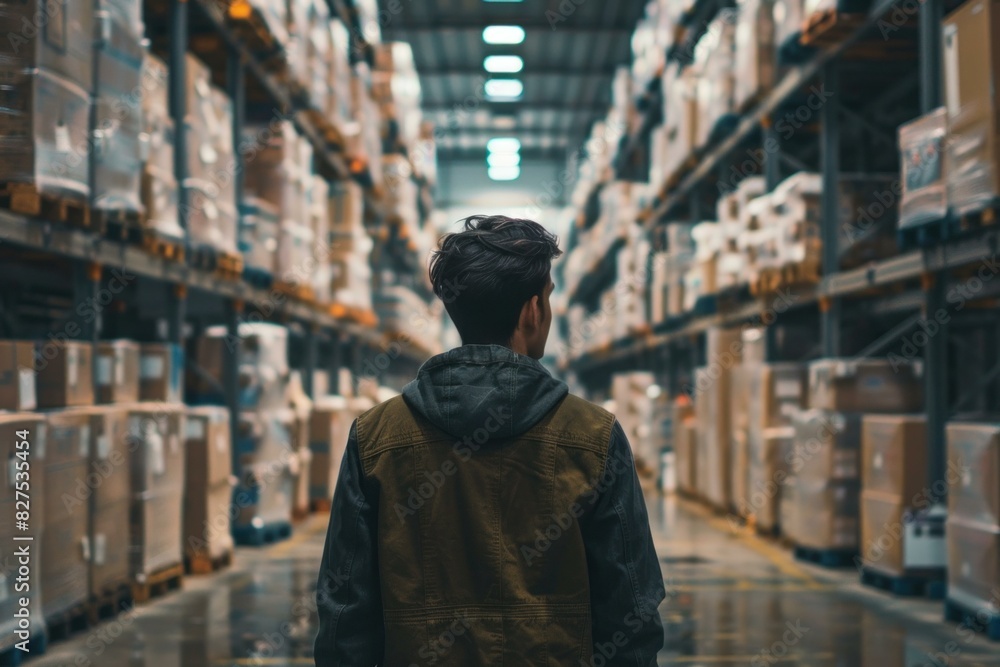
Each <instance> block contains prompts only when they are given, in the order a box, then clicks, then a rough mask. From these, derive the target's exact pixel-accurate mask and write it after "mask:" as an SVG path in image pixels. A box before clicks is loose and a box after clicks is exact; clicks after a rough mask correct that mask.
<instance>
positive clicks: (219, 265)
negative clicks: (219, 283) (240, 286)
mask: <svg viewBox="0 0 1000 667" xmlns="http://www.w3.org/2000/svg"><path fill="white" fill-rule="evenodd" d="M215 275H217V276H218V277H219V278H222V279H223V280H231V281H234V282H239V281H240V280H242V279H243V256H242V255H232V254H230V253H228V252H222V253H219V255H218V256H217V257H216V259H215Z"/></svg>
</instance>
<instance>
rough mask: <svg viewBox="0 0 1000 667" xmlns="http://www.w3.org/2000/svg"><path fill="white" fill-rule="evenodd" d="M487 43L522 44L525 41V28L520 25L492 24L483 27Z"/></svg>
mask: <svg viewBox="0 0 1000 667" xmlns="http://www.w3.org/2000/svg"><path fill="white" fill-rule="evenodd" d="M483 41H484V42H486V43H487V44H520V43H521V42H523V41H524V28H522V27H521V26H519V25H491V26H488V27H486V28H484V29H483Z"/></svg>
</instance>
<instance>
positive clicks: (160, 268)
mask: <svg viewBox="0 0 1000 667" xmlns="http://www.w3.org/2000/svg"><path fill="white" fill-rule="evenodd" d="M329 2H330V7H331V10H332V11H333V12H334V16H335V17H340V18H342V19H343V20H345V22H347V24H348V27H349V28H351V32H352V35H353V39H354V40H355V41H356V42H357V41H358V40H361V38H360V37H359V36H360V34H361V32H360V27H359V26H357V24H356V21H357V15H356V12H355V11H354V10H353V8H352V7H351V6H350V4H349V3H348V2H345V0H329ZM145 5H146V7H145V10H146V12H145V13H146V14H147V15H150V12H155V13H156V14H157V15H159V16H160V17H161V18H163V19H164V20H163V21H162V23H161V25H160V26H159V28H158V29H160V30H162V31H164V32H165V33H166V37H167V40H166V52H165V53H161V54H160V55H162V56H163V57H164V59H165V61H166V62H167V64H168V67H169V69H170V82H169V90H170V113H171V116H172V117H173V118H174V120H175V137H174V139H175V145H174V150H175V165H176V166H175V169H176V176H177V179H178V182H179V183H183V182H184V178H185V177H186V176H187V174H186V169H187V138H186V132H185V123H184V115H185V109H186V106H187V105H186V99H185V95H186V53H187V51H188V49H189V47H190V46H191V44H190V37H191V35H190V30H189V29H190V28H191V26H192V25H193V20H194V19H195V18H196V16H194V15H193V14H194V12H198V15H197V18H198V21H199V22H198V23H197V25H198V26H199V28H200V29H204V26H205V25H206V21H207V25H208V26H210V29H211V31H212V33H213V34H214V36H215V38H217V39H218V40H220V41H221V43H222V44H224V46H225V54H224V57H225V60H224V62H225V66H224V71H216V69H213V75H214V78H216V79H217V80H220V79H224V81H225V88H226V92H227V93H228V94H229V96H230V97H231V99H232V101H233V109H234V113H233V128H232V132H233V137H234V140H235V141H234V146H239V145H240V144H241V142H242V141H243V128H244V124H245V122H246V116H247V89H248V87H249V85H251V84H250V83H249V82H248V78H249V77H252V78H253V85H257V86H259V88H260V89H263V91H265V93H266V95H267V97H268V98H269V101H270V103H271V104H272V105H273V107H274V109H275V110H276V111H277V112H278V113H279V114H281V115H282V116H283V117H285V118H287V119H288V120H290V121H291V122H293V123H294V124H295V126H296V127H297V128H298V130H299V131H300V132H301V133H302V134H303V135H304V136H305V137H306V138H308V140H309V141H310V142H311V143H312V144H313V147H314V149H315V154H316V166H317V171H318V172H319V173H320V174H321V175H322V176H324V177H326V178H327V179H329V180H341V179H347V178H352V177H355V178H359V180H364V174H358V173H354V172H352V165H350V164H349V162H348V160H347V159H346V156H345V155H344V154H343V153H342V152H340V150H339V149H338V148H337V147H335V146H331V145H329V144H328V143H327V142H326V140H325V139H324V138H323V136H322V134H321V132H320V131H319V129H318V128H316V127H315V125H314V124H313V123H312V122H311V121H310V119H309V117H308V116H307V114H305V113H304V110H303V109H302V108H301V105H300V103H299V102H298V101H297V100H296V99H295V96H294V95H293V94H292V93H291V91H289V90H288V88H287V87H286V86H285V85H283V84H282V82H281V81H280V80H279V79H278V78H277V77H276V76H275V75H274V74H272V73H271V72H269V71H268V70H267V68H266V67H265V66H264V63H263V62H262V61H261V59H260V58H259V57H257V56H256V55H255V54H254V53H253V52H252V50H251V49H250V48H248V46H247V45H246V44H244V43H243V42H242V41H241V40H240V38H239V36H238V35H237V34H236V33H235V32H234V31H233V30H231V29H230V27H229V26H228V25H227V23H226V20H225V15H224V13H223V12H224V11H225V9H224V3H219V2H213V1H212V0H146V3H145ZM361 41H363V40H361ZM362 46H363V45H362ZM248 75H249V77H248ZM235 152H236V156H235V157H236V161H237V163H236V166H235V170H234V173H235V175H236V181H237V202H236V203H238V201H239V197H240V190H241V186H240V183H241V181H242V179H241V178H240V177H239V176H240V174H242V169H243V165H242V164H241V163H240V159H241V156H240V154H239V150H237V151H235ZM354 171H355V172H356V171H357V169H355V170H354ZM365 196H366V206H367V207H370V209H371V210H373V211H375V212H376V215H377V214H378V211H380V210H381V208H382V206H381V202H380V200H379V199H378V195H377V194H376V193H375V192H373V191H372V190H371V189H370V188H368V189H366V190H365ZM179 203H180V211H181V212H182V214H181V220H180V222H181V225H182V227H184V228H185V230H186V228H187V220H186V219H185V218H186V215H184V212H185V209H186V207H187V205H188V200H187V197H186V196H185V192H184V188H180V192H179ZM0 248H2V249H3V251H4V253H5V254H6V256H7V257H8V258H9V260H10V261H9V263H7V265H6V266H2V265H0V273H3V272H4V271H6V272H7V273H6V274H5V276H6V278H5V279H6V280H8V281H14V282H10V283H8V286H10V285H15V286H17V285H21V287H22V288H23V287H24V286H25V285H24V284H21V283H18V282H17V280H18V279H19V275H20V279H25V278H24V276H25V275H29V272H31V273H30V275H33V276H36V277H37V283H38V285H39V287H38V291H39V293H42V292H43V290H50V291H51V292H55V291H56V290H62V292H65V291H66V288H67V282H68V283H69V290H68V291H69V292H70V293H71V295H72V303H74V304H86V303H97V302H98V301H97V300H98V299H99V298H100V297H101V296H102V293H104V292H106V291H107V286H108V285H109V281H110V280H111V277H112V274H118V275H126V276H129V277H130V279H129V280H128V281H127V282H128V284H127V286H126V288H125V289H124V290H123V291H122V293H121V294H119V295H118V296H117V298H116V299H115V301H114V306H115V308H116V310H113V311H112V309H107V310H102V311H101V312H100V313H99V316H97V317H94V318H85V319H84V320H83V321H80V322H75V320H74V316H73V315H72V310H70V311H69V315H65V312H64V311H58V313H57V314H54V315H52V318H53V319H52V320H51V321H52V322H53V323H54V324H55V326H56V327H58V326H60V324H64V326H63V328H64V329H65V330H72V331H73V332H74V333H77V330H78V333H79V335H75V336H70V338H76V339H80V340H90V341H92V342H93V343H94V344H95V345H96V342H97V341H98V340H99V339H100V338H101V337H102V335H107V333H108V332H111V333H113V335H115V336H118V337H129V338H133V339H135V340H137V341H140V342H142V341H151V340H156V341H159V342H170V343H175V344H178V345H182V346H183V345H184V342H185V339H191V338H193V337H195V336H197V335H198V334H199V333H200V332H201V331H204V330H205V329H206V328H208V327H211V326H219V325H224V326H225V327H227V329H228V333H229V334H230V335H231V336H232V338H231V340H238V336H236V333H237V330H238V327H239V324H240V323H241V322H242V321H270V322H277V323H283V324H286V325H288V326H289V329H290V331H291V333H292V343H291V344H290V346H289V347H290V357H291V361H292V366H293V368H297V369H299V370H301V371H302V375H303V380H304V384H305V389H306V391H307V393H309V394H312V391H313V386H312V371H313V370H315V369H317V368H326V369H329V370H330V371H331V373H330V382H331V387H330V389H331V391H334V392H336V391H338V390H339V389H340V388H339V387H338V386H337V384H338V373H337V369H339V368H341V367H343V366H347V367H348V368H350V369H351V370H352V371H353V372H354V374H355V375H358V374H361V373H362V372H363V368H364V362H365V360H366V359H370V358H374V357H375V356H376V355H378V354H380V353H381V352H382V350H384V349H385V347H386V346H387V345H388V344H389V343H390V342H391V341H390V340H389V338H388V337H387V336H385V335H383V334H382V333H380V332H379V331H378V330H377V329H374V328H370V327H364V326H361V325H359V324H356V323H354V322H352V321H345V320H339V319H337V318H335V317H332V316H331V315H330V314H328V313H327V312H324V311H322V310H320V309H317V308H313V307H310V306H309V305H308V304H305V303H301V302H296V301H291V300H288V299H287V298H286V297H284V296H283V295H281V294H278V293H276V292H273V291H271V290H265V289H260V288H257V287H253V286H251V285H250V284H248V283H245V282H242V281H227V280H220V279H218V278H217V277H216V276H214V275H213V274H212V273H211V272H208V271H203V270H199V269H196V268H194V267H191V266H188V265H187V264H185V263H184V262H175V261H169V260H165V259H163V258H160V257H157V256H153V255H150V254H148V253H146V252H144V251H143V250H142V249H140V248H138V247H136V246H133V245H130V244H127V243H124V242H121V241H118V240H113V239H108V238H104V237H102V236H100V235H97V234H94V233H91V232H90V231H86V230H82V229H76V228H71V227H64V226H61V225H58V224H53V223H51V222H49V221H46V220H42V219H36V218H29V217H25V216H21V215H17V214H13V213H11V212H9V211H0ZM14 248H17V250H16V251H15V250H14ZM40 262H41V263H44V265H45V267H46V268H45V269H44V270H40V271H39V270H35V269H33V268H32V267H33V266H37V265H38V264H39V263H40ZM63 268H65V269H66V271H65V272H64V273H63V274H61V273H60V270H61V269H63ZM43 283H44V285H43ZM31 287H32V288H33V287H34V283H32V284H31ZM12 291H13V290H12ZM21 291H25V290H24V289H22V290H21ZM30 291H32V292H33V291H34V290H30ZM62 292H61V293H62ZM6 296H10V297H13V296H14V295H12V294H9V293H8V295H6ZM25 298H26V299H30V298H33V297H32V296H31V295H28V296H26V297H25ZM59 298H61V297H59ZM49 300H50V301H51V299H49ZM10 304H11V299H7V300H5V301H2V302H0V327H2V329H4V330H5V333H6V334H7V335H8V336H10V337H33V336H35V335H42V336H44V335H47V334H45V333H43V332H45V331H49V330H51V327H44V326H42V327H40V326H34V328H33V327H32V326H29V325H28V324H25V323H24V321H22V320H21V319H19V313H17V312H15V310H14V309H13V308H10V307H9V306H10ZM32 309H33V310H32V312H34V311H40V312H46V313H48V312H50V311H51V312H53V313H56V312H57V311H54V310H52V308H50V307H49V306H48V302H43V301H42V300H41V297H39V304H38V305H37V306H36V305H33V306H32ZM46 309H48V310H46ZM5 310H6V311H7V312H4V311H5ZM64 316H65V319H64ZM32 322H34V320H32ZM66 322H72V323H73V326H72V327H69V326H68V325H65V323H66ZM55 330H57V331H58V330H59V329H55ZM239 356H240V350H239V346H238V345H237V346H227V359H226V366H225V367H226V368H227V372H226V378H225V382H224V384H225V386H224V389H225V392H224V393H225V396H226V401H227V404H228V406H229V408H230V410H231V416H232V419H233V427H234V431H233V432H234V433H235V432H236V431H235V426H236V420H237V417H238V400H237V398H238V389H239V388H238V372H237V370H238V367H239ZM425 356H426V353H425V352H424V351H422V350H418V349H415V348H413V347H403V348H398V346H397V348H396V354H394V355H393V360H394V363H399V364H408V365H414V366H415V365H416V364H417V363H419V362H420V361H422V360H423V358H424V357H425Z"/></svg>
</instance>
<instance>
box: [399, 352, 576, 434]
mask: <svg viewBox="0 0 1000 667" xmlns="http://www.w3.org/2000/svg"><path fill="white" fill-rule="evenodd" d="M567 393H569V389H568V388H567V386H566V384H565V383H564V382H562V381H560V380H556V379H555V378H553V377H552V375H551V374H549V372H548V371H547V370H545V367H544V366H542V365H541V364H540V363H538V362H537V361H535V360H534V359H531V358H530V357H526V356H523V355H520V354H517V353H516V352H514V351H513V350H510V349H508V348H506V347H502V346H500V345H463V346H462V347H457V348H455V349H454V350H450V351H448V352H445V353H444V354H439V355H437V356H436V357H432V358H431V359H429V360H427V361H426V362H425V363H424V364H423V366H421V367H420V370H419V371H418V372H417V378H416V379H415V380H413V381H412V382H410V383H409V384H407V385H406V386H405V387H403V399H404V400H405V401H406V404H407V405H408V406H409V407H410V408H411V409H412V410H415V411H416V412H418V413H419V414H420V415H422V416H423V417H424V418H425V419H427V420H428V421H430V422H431V423H432V424H434V426H436V427H438V428H439V429H441V430H442V431H444V432H445V433H448V434H449V435H453V436H455V437H456V438H458V439H463V438H466V437H472V436H473V434H476V436H475V437H476V438H477V439H481V438H482V435H481V434H482V432H483V431H485V432H487V433H489V439H491V440H495V439H501V438H509V437H514V436H517V435H520V434H521V433H524V432H525V431H527V430H528V429H530V428H531V427H532V426H534V425H535V424H537V423H538V422H539V421H540V420H541V419H542V417H544V416H545V415H546V414H548V412H549V411H550V410H551V409H552V408H554V407H555V406H556V404H557V403H559V401H561V400H562V399H563V397H565V396H566V394H567ZM477 432H478V433H477Z"/></svg>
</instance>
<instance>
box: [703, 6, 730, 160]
mask: <svg viewBox="0 0 1000 667" xmlns="http://www.w3.org/2000/svg"><path fill="white" fill-rule="evenodd" d="M736 16H737V13H736V10H729V9H724V10H722V11H721V12H720V13H719V16H718V17H717V18H715V19H713V20H712V22H711V23H710V24H709V26H708V29H707V31H706V33H705V36H704V37H702V38H701V41H699V42H698V46H697V47H696V48H695V58H694V64H693V65H692V68H693V69H694V71H695V72H697V75H698V85H697V93H696V95H697V101H698V122H697V123H696V125H695V146H696V147H702V146H705V145H706V144H708V142H709V139H710V138H711V136H712V131H713V130H715V128H716V127H717V125H718V124H719V122H720V121H722V120H723V119H724V118H725V117H726V116H727V115H728V114H730V113H732V111H733V91H734V86H735V76H734V75H735V67H734V62H735V60H734V59H735V55H736V52H735V49H734V46H735V37H736Z"/></svg>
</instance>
